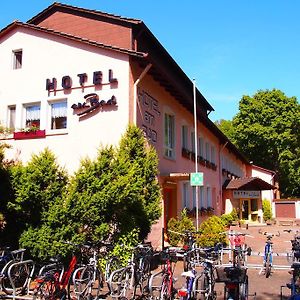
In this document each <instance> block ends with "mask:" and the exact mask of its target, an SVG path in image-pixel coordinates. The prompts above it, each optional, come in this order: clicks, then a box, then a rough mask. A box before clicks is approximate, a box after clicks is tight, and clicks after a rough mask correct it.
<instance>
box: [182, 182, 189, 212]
mask: <svg viewBox="0 0 300 300" xmlns="http://www.w3.org/2000/svg"><path fill="white" fill-rule="evenodd" d="M189 186H190V185H189V183H188V182H184V183H183V185H182V200H183V201H182V205H183V208H185V207H186V208H190V199H189Z"/></svg>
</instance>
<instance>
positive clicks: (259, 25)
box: [0, 0, 300, 121]
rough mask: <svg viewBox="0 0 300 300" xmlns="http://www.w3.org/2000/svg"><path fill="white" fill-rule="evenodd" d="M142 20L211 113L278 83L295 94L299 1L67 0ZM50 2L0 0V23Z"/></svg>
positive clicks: (299, 74)
mask: <svg viewBox="0 0 300 300" xmlns="http://www.w3.org/2000/svg"><path fill="white" fill-rule="evenodd" d="M60 2H61V3H64V4H69V5H74V6H79V7H84V8H89V9H96V10H100V11H104V12H108V13H113V14H116V15H121V16H124V17H130V18H136V19H140V20H142V21H143V22H144V23H145V24H146V25H147V27H148V28H149V29H150V30H151V31H152V33H153V34H154V35H155V36H156V38H157V39H158V40H159V41H160V43H161V44H162V45H163V46H164V47H165V48H166V50H167V51H168V52H169V53H170V54H171V56H172V57H173V58H174V59H175V61H176V62H177V63H178V65H179V66H180V67H181V68H182V69H183V71H184V72H185V73H186V75H187V76H188V77H189V78H190V79H193V78H194V79H195V80H196V85H197V88H198V89H199V90H200V91H201V92H202V94H203V95H204V96H205V97H206V99H207V100H208V101H209V103H210V104H211V105H212V106H213V107H214V109H215V111H214V112H212V113H211V114H210V118H211V119H212V120H213V121H214V120H218V119H221V118H222V119H232V117H233V116H234V115H235V114H236V113H237V111H238V103H239V100H240V99H241V97H242V96H243V95H253V94H255V93H256V91H257V90H260V89H262V90H265V89H273V88H277V89H280V90H282V91H283V92H284V93H285V94H286V95H287V96H288V97H292V96H296V97H297V99H298V102H299V99H300V38H299V35H300V21H299V13H300V1H298V0H205V1H204V0H185V1H176V0H152V1H147V0H144V1H140V0H139V1H138V0H65V1H60ZM52 3H53V1H48V0H30V1H24V0H22V1H20V0H15V1H1V10H0V28H1V29H2V28H3V27H5V26H7V25H8V24H10V23H11V22H13V21H14V20H19V21H22V22H26V21H27V20H29V19H30V18H31V17H33V16H35V15H36V14H38V13H39V12H40V11H42V10H43V9H45V8H47V7H48V6H49V5H51V4H52Z"/></svg>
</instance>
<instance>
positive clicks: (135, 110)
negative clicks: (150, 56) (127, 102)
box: [132, 64, 152, 125]
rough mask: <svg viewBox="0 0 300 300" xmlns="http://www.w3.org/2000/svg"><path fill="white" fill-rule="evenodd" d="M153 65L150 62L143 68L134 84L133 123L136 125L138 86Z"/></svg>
mask: <svg viewBox="0 0 300 300" xmlns="http://www.w3.org/2000/svg"><path fill="white" fill-rule="evenodd" d="M151 67H152V64H148V65H147V66H146V68H145V69H144V70H143V72H142V73H141V75H140V76H139V78H138V79H137V80H136V81H135V82H134V84H133V122H132V123H133V124H134V125H136V123H137V86H138V84H139V83H140V81H141V80H142V79H143V77H144V76H145V75H146V74H147V72H148V71H149V69H150V68H151Z"/></svg>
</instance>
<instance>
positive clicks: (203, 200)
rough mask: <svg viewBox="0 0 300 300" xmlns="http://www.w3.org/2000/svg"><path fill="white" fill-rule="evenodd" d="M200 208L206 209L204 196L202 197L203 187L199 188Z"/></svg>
mask: <svg viewBox="0 0 300 300" xmlns="http://www.w3.org/2000/svg"><path fill="white" fill-rule="evenodd" d="M199 194H200V208H201V207H207V206H206V204H205V198H204V197H205V195H204V186H200V192H199Z"/></svg>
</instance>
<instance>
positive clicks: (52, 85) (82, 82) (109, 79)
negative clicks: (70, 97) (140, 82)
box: [46, 69, 118, 92]
mask: <svg viewBox="0 0 300 300" xmlns="http://www.w3.org/2000/svg"><path fill="white" fill-rule="evenodd" d="M77 77H78V84H79V86H75V87H74V82H73V79H72V78H71V76H69V75H65V76H63V77H62V79H61V87H62V89H57V86H58V84H57V79H56V78H55V77H54V78H52V79H49V78H47V79H46V90H47V91H48V92H55V91H63V90H71V89H77V88H82V89H84V88H87V87H94V86H101V85H107V84H110V85H111V84H113V85H115V84H118V79H117V78H115V77H114V75H113V70H112V69H109V70H108V73H107V76H104V74H103V72H102V71H95V72H93V74H92V85H86V83H87V81H88V75H87V73H80V74H77ZM105 78H106V81H104V80H103V79H105Z"/></svg>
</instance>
